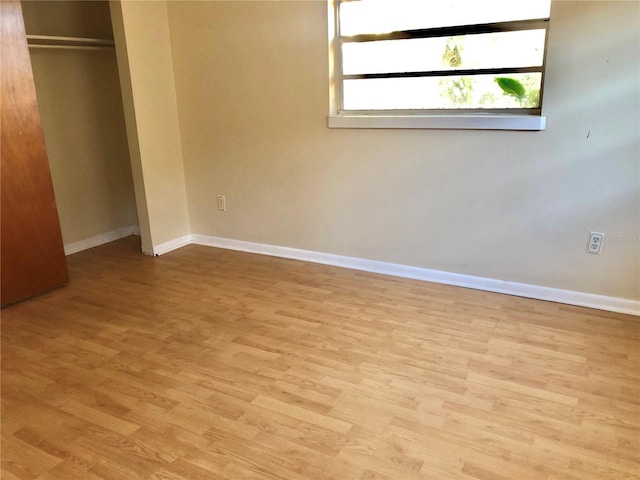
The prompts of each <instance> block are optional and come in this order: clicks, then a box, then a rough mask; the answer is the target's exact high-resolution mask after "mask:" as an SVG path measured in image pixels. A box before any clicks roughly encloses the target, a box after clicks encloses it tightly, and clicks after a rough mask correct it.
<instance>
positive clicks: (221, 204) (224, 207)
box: [216, 195, 227, 212]
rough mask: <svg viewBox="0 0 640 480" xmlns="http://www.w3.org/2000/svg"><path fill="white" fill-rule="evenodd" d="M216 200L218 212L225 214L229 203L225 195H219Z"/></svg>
mask: <svg viewBox="0 0 640 480" xmlns="http://www.w3.org/2000/svg"><path fill="white" fill-rule="evenodd" d="M216 199H217V200H218V210H220V211H221V212H224V211H226V210H227V202H226V201H225V199H224V195H218V196H217V197H216Z"/></svg>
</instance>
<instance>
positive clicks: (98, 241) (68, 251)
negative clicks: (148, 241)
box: [64, 225, 140, 255]
mask: <svg viewBox="0 0 640 480" xmlns="http://www.w3.org/2000/svg"><path fill="white" fill-rule="evenodd" d="M136 232H137V233H136ZM139 234H140V230H139V229H138V226H137V225H130V226H128V227H122V228H118V229H116V230H111V231H110V232H105V233H101V234H99V235H94V236H93V237H89V238H85V239H84V240H79V241H77V242H73V243H66V244H65V245H64V254H65V255H73V254H74V253H78V252H81V251H83V250H87V249H89V248H93V247H97V246H99V245H104V244H105V243H109V242H113V241H115V240H120V239H121V238H124V237H128V236H130V235H139Z"/></svg>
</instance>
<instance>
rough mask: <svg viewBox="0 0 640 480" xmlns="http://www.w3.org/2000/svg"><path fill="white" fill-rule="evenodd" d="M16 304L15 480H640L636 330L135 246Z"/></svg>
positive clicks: (206, 253) (12, 323) (9, 320)
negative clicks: (148, 253)
mask: <svg viewBox="0 0 640 480" xmlns="http://www.w3.org/2000/svg"><path fill="white" fill-rule="evenodd" d="M68 260H69V269H70V275H71V283H70V284H69V285H68V286H67V287H64V288H62V289H59V290H56V291H53V292H50V293H47V294H45V295H42V296H39V297H36V298H33V299H31V300H29V301H26V302H24V303H21V304H17V305H14V306H12V307H10V308H7V309H5V310H3V311H2V479H3V480H15V479H21V480H31V479H39V480H53V479H60V480H73V479H83V480H85V479H86V480H99V479H103V480H135V479H153V480H202V479H225V480H237V479H264V480H267V479H269V480H273V479H287V480H288V479H293V480H297V479H312V480H325V479H335V480H351V479H353V480H388V479H393V480H404V479H476V480H477V479H522V480H528V479H536V480H537V479H569V480H571V479H580V480H590V479H593V480H596V479H597V480H601V479H623V478H624V479H628V478H640V460H639V456H640V443H639V440H640V398H639V397H640V395H639V390H640V380H639V378H640V368H639V367H640V362H639V360H640V348H639V347H640V320H639V319H638V318H635V317H631V316H625V315H619V314H612V313H606V312H600V311H595V310H589V309H584V308H577V307H569V306H565V305H560V304H554V303H548V302H542V301H535V300H528V299H521V298H516V297H509V296H505V295H500V294H492V293H485V292H479V291H473V290H467V289H460V288H456V287H449V286H443V285H434V284H429V283H422V282H418V281H412V280H404V279H398V278H393V277H385V276H380V275H374V274H367V273H362V272H356V271H349V270H343V269H339V268H333V267H327V266H322V265H315V264H307V263H303V262H298V261H293V260H283V259H277V258H270V257H264V256H258V255H251V254H245V253H239V252H230V251H224V250H217V249H211V248H207V247H198V246H188V247H185V248H183V249H180V250H178V251H175V252H172V253H170V254H167V255H166V256H163V257H158V258H150V257H145V256H143V255H141V254H140V253H139V247H138V245H137V240H136V238H135V237H131V238H129V239H124V240H121V241H118V242H114V243H112V244H109V245H104V246H102V247H98V248H95V249H92V250H89V251H86V252H82V253H79V254H76V255H73V256H71V257H69V259H68Z"/></svg>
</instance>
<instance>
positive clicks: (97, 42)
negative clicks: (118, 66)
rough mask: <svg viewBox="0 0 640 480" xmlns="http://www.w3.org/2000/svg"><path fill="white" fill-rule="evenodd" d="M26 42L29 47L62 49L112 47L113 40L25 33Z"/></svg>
mask: <svg viewBox="0 0 640 480" xmlns="http://www.w3.org/2000/svg"><path fill="white" fill-rule="evenodd" d="M27 43H28V45H29V47H31V48H62V49H85V50H92V49H102V48H113V46H114V43H113V40H111V39H108V38H85V37H59V36H53V35H27Z"/></svg>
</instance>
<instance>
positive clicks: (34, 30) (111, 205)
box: [23, 2, 137, 244]
mask: <svg viewBox="0 0 640 480" xmlns="http://www.w3.org/2000/svg"><path fill="white" fill-rule="evenodd" d="M23 11H24V17H25V24H26V28H27V33H29V34H38V35H63V36H70V35H81V36H89V37H101V38H108V37H109V36H110V35H109V32H110V30H111V23H110V21H109V9H108V5H107V4H106V3H105V2H89V3H87V2H25V3H24V8H23ZM30 54H31V63H32V66H33V74H34V78H35V83H36V90H37V94H38V105H39V107H40V114H41V118H42V125H43V130H44V136H45V141H46V147H47V154H48V157H49V164H50V167H51V177H52V181H53V186H54V190H55V195H56V203H57V207H58V213H59V217H60V227H61V230H62V237H63V239H64V243H65V244H70V243H74V242H78V241H82V240H86V239H89V238H91V237H94V236H96V235H101V234H104V233H107V232H111V231H113V230H117V229H121V228H126V227H131V226H135V225H137V218H136V210H135V203H134V197H133V184H132V180H131V167H130V164H129V152H128V147H127V137H126V132H125V126H124V115H123V111H122V100H121V95H120V83H119V78H118V70H117V65H116V56H115V51H114V50H91V51H86V50H85V51H79V50H60V49H46V50H45V49H30Z"/></svg>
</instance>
